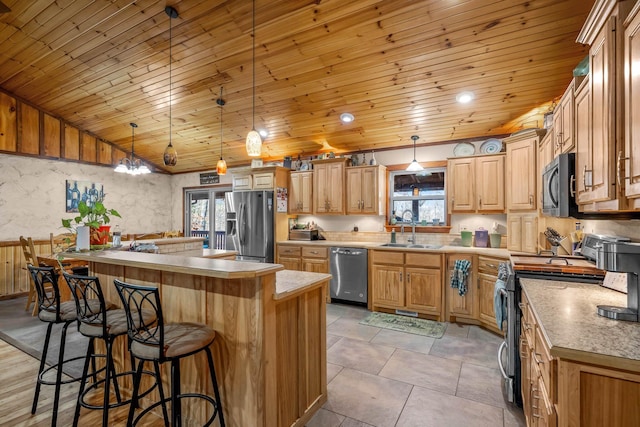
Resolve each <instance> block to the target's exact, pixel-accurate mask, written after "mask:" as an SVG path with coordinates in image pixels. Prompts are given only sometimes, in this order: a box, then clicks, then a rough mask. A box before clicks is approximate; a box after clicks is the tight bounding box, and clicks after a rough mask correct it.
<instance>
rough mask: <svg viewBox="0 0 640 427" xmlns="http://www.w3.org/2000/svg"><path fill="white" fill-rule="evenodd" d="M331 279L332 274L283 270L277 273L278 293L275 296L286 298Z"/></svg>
mask: <svg viewBox="0 0 640 427" xmlns="http://www.w3.org/2000/svg"><path fill="white" fill-rule="evenodd" d="M329 279H331V275H330V274H326V273H311V272H308V271H295V270H281V271H278V272H277V273H276V293H275V294H274V295H273V298H274V299H276V300H280V299H284V298H287V297H289V296H292V295H295V294H297V293H299V292H306V291H307V290H308V289H309V288H311V287H313V286H315V285H318V284H321V283H322V282H325V281H328V280H329Z"/></svg>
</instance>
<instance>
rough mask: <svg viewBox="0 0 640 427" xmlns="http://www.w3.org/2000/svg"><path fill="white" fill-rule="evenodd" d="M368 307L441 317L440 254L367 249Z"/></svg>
mask: <svg viewBox="0 0 640 427" xmlns="http://www.w3.org/2000/svg"><path fill="white" fill-rule="evenodd" d="M369 263H370V269H369V271H370V276H369V281H370V286H371V304H370V305H371V310H373V311H391V312H393V310H396V309H398V310H405V311H410V312H413V313H418V314H419V315H426V316H430V317H434V318H437V319H441V318H442V307H443V301H442V299H443V298H442V254H440V253H432V252H429V253H425V252H413V251H412V252H409V251H407V252H401V251H376V250H371V251H369Z"/></svg>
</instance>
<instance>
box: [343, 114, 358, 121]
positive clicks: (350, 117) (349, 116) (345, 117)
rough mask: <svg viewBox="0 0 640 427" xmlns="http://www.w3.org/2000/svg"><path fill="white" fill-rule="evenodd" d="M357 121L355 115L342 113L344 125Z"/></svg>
mask: <svg viewBox="0 0 640 427" xmlns="http://www.w3.org/2000/svg"><path fill="white" fill-rule="evenodd" d="M355 119H356V118H355V117H353V114H351V113H342V114H340V120H341V121H342V123H351V122H352V121H354V120H355Z"/></svg>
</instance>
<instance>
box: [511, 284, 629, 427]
mask: <svg viewBox="0 0 640 427" xmlns="http://www.w3.org/2000/svg"><path fill="white" fill-rule="evenodd" d="M520 282H521V284H522V300H523V303H522V304H523V315H522V317H523V320H522V322H523V326H522V328H523V335H521V343H520V345H521V352H522V353H523V354H525V356H522V378H523V381H522V382H523V390H522V392H523V406H524V411H525V417H526V418H527V419H528V420H529V422H530V424H533V423H534V419H541V418H543V419H545V420H548V421H549V425H556V422H555V421H556V418H557V425H558V426H580V425H607V426H638V425H640V405H639V402H640V323H638V322H625V321H619V320H612V319H608V318H605V317H602V316H599V315H598V314H597V306H598V305H614V306H625V305H626V302H627V298H626V295H625V294H623V293H620V292H616V291H613V290H611V289H607V288H604V287H602V286H599V285H591V284H581V283H571V282H558V281H554V280H537V279H520ZM527 368H529V369H527ZM556 411H557V414H556Z"/></svg>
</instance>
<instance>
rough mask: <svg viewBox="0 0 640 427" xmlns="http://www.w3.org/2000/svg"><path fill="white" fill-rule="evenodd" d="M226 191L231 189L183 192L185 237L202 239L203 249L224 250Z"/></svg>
mask: <svg viewBox="0 0 640 427" xmlns="http://www.w3.org/2000/svg"><path fill="white" fill-rule="evenodd" d="M227 191H231V188H230V187H220V188H209V189H198V190H185V192H184V195H185V212H184V230H185V232H184V235H185V236H193V237H204V239H205V240H204V247H205V248H215V249H224V246H225V244H224V242H225V235H224V233H225V216H226V211H225V205H224V193H226V192H227ZM212 231H213V232H212Z"/></svg>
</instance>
